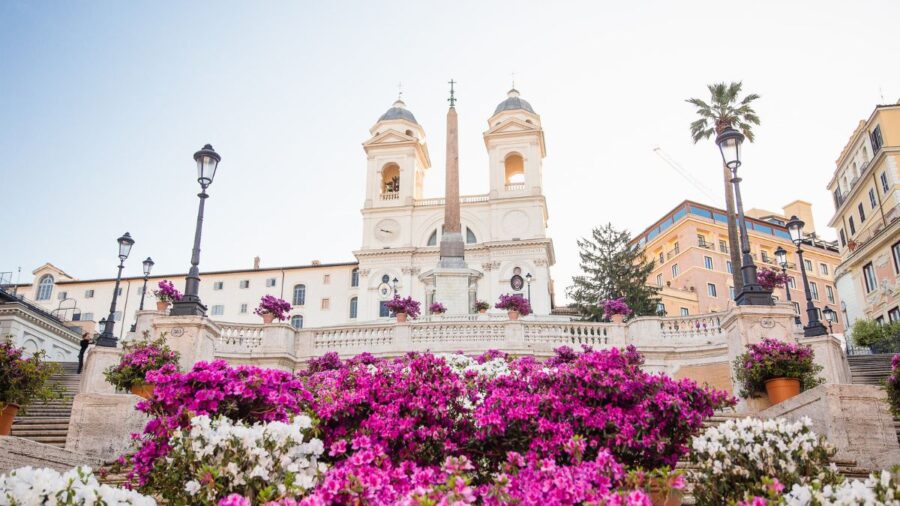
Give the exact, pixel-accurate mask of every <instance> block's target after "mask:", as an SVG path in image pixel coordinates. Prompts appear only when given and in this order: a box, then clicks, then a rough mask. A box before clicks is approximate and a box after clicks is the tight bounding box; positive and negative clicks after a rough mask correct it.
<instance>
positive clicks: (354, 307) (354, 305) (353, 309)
mask: <svg viewBox="0 0 900 506" xmlns="http://www.w3.org/2000/svg"><path fill="white" fill-rule="evenodd" d="M358 310H359V300H358V299H357V298H356V297H353V298H351V299H350V318H356V314H357V312H358Z"/></svg>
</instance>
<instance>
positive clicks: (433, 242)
mask: <svg viewBox="0 0 900 506" xmlns="http://www.w3.org/2000/svg"><path fill="white" fill-rule="evenodd" d="M428 246H437V230H435V231H434V232H432V233H431V235H429V236H428Z"/></svg>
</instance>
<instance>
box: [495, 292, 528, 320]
mask: <svg viewBox="0 0 900 506" xmlns="http://www.w3.org/2000/svg"><path fill="white" fill-rule="evenodd" d="M494 307H495V308H497V309H505V310H506V311H507V314H508V315H509V319H510V320H518V319H519V316H528V315H530V314H531V303H529V302H528V299H526V298H525V297H522V296H521V295H519V294H518V293H514V294H512V295H510V294H508V293H507V294H503V295H501V296H500V299H499V300H498V301H497V303H496V304H494Z"/></svg>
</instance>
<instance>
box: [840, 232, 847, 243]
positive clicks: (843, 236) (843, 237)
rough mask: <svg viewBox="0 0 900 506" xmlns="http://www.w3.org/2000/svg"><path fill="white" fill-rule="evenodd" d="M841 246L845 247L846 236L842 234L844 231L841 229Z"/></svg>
mask: <svg viewBox="0 0 900 506" xmlns="http://www.w3.org/2000/svg"><path fill="white" fill-rule="evenodd" d="M841 246H843V247H846V246H847V236H846V235H845V234H844V229H841Z"/></svg>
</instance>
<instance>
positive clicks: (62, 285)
mask: <svg viewBox="0 0 900 506" xmlns="http://www.w3.org/2000/svg"><path fill="white" fill-rule="evenodd" d="M370 132H371V134H372V136H371V138H370V139H368V140H367V141H365V142H364V143H363V149H364V151H365V154H366V165H365V167H366V187H365V188H364V200H363V209H362V215H363V234H362V244H361V247H360V248H359V249H358V250H357V251H354V252H353V253H354V255H355V256H356V258H357V260H358V264H357V263H337V264H314V265H304V266H293V267H274V268H254V269H247V270H233V271H221V272H201V274H200V277H201V284H200V298H201V300H202V301H203V303H204V304H205V305H206V306H207V308H208V310H207V314H208V315H209V316H210V317H211V318H212V319H215V320H221V321H229V322H246V323H252V322H258V321H260V318H259V317H258V316H256V315H254V314H253V310H254V309H255V308H256V305H257V304H258V302H259V299H260V297H262V296H263V295H267V294H271V295H276V296H279V297H281V298H283V299H285V300H287V301H289V302H293V303H295V304H294V311H293V312H292V313H291V316H292V317H294V316H299V317H302V318H303V326H304V327H321V326H333V325H341V324H346V323H352V322H360V321H369V320H376V319H378V318H381V317H383V316H382V315H383V312H382V308H381V305H382V302H383V301H385V300H387V299H389V298H390V297H392V296H393V288H394V286H396V289H397V292H398V293H399V294H400V295H402V296H406V295H411V296H412V297H413V298H414V299H416V300H419V301H421V302H423V308H424V307H425V306H426V305H427V304H425V303H426V302H430V301H431V298H432V295H431V293H430V291H431V290H430V289H429V285H430V281H431V280H429V279H420V275H421V274H422V273H425V272H427V271H429V270H431V269H433V268H434V267H435V266H436V265H437V262H438V257H439V251H438V250H439V247H438V245H439V244H440V234H441V225H442V222H443V217H444V208H443V204H444V199H443V198H424V197H423V195H422V187H423V183H424V178H425V177H426V176H427V173H428V169H429V168H430V167H431V161H430V157H429V153H428V146H427V144H426V143H425V137H426V136H425V131H424V129H423V128H422V126H420V125H419V124H418V123H417V122H416V120H415V117H414V116H413V115H412V113H410V112H409V111H408V110H406V108H405V104H403V102H401V101H397V102H396V103H395V104H394V106H393V107H392V108H391V109H390V110H388V112H387V113H385V114H384V115H383V116H382V117H381V119H379V121H378V122H376V123H375V125H374V126H373V127H372V128H371V130H370ZM464 140H465V139H464ZM483 140H484V143H485V146H486V149H487V151H488V155H489V160H490V162H489V167H485V168H484V169H483V170H484V174H485V176H486V178H487V179H488V181H489V192H488V193H486V194H482V195H465V196H462V197H461V199H460V200H461V219H462V225H463V235H464V237H465V238H466V239H467V240H466V243H467V244H466V262H467V263H468V265H469V267H470V268H472V269H474V270H477V271H479V272H480V273H481V274H482V276H481V278H480V279H479V280H478V283H477V287H476V292H477V293H476V297H477V298H478V299H479V300H484V301H486V302H488V303H490V304H491V305H492V306H493V303H494V302H495V301H496V300H497V299H498V298H499V296H500V295H502V294H504V293H513V292H516V291H518V292H519V293H522V294H523V295H526V296H527V295H528V294H529V291H530V296H531V300H532V306H533V307H534V310H535V313H536V314H538V315H542V314H544V315H546V314H549V313H550V310H551V306H552V296H553V283H552V279H551V277H550V267H551V266H552V265H553V264H554V262H555V258H554V251H553V243H552V241H551V239H550V238H549V237H547V219H548V214H547V203H546V200H545V198H544V195H543V191H542V176H541V173H542V162H543V158H544V156H545V155H546V149H545V146H544V134H543V130H542V129H541V123H540V116H538V115H537V114H536V113H534V112H533V110H532V109H531V106H530V105H529V104H528V103H527V102H525V101H524V100H522V99H520V98H518V92H516V91H515V90H512V91H510V95H509V98H508V99H507V100H506V101H504V102H503V103H501V104H500V106H498V108H497V111H495V113H494V114H493V115H492V116H491V117H490V118H489V120H488V129H487V130H486V131H485V132H484V135H483ZM465 167H466V166H465V163H463V165H462V170H465ZM528 274H530V275H531V277H530V280H531V281H530V283H528V282H524V283H523V284H522V285H521V288H520V289H519V290H514V289H513V288H512V286H511V284H512V283H511V280H512V279H513V277H514V276H516V275H518V276H519V277H520V278H521V279H522V280H526V279H528V276H527V275H528ZM42 279H43V280H44V288H43V289H42V288H41V280H42ZM48 279H49V280H52V281H51V282H49V283H48ZM162 279H169V280H171V281H173V282H174V283H175V285H176V286H177V287H178V288H179V289H183V286H184V281H183V280H184V274H173V275H164V276H156V275H154V276H152V277H151V278H150V280H149V283H148V294H147V297H146V301H145V304H144V308H145V309H151V308H153V307H155V303H156V301H155V299H154V298H153V296H152V294H151V293H149V292H151V290H152V289H154V288H155V287H156V285H157V283H158V282H159V281H160V280H162ZM394 279H396V280H397V283H396V284H394V283H393V280H394ZM384 280H388V283H384ZM517 281H518V280H517ZM114 283H115V280H114V279H102V280H89V281H82V280H77V279H75V278H73V277H72V276H70V275H68V274H66V273H65V272H63V271H62V270H60V269H58V268H57V267H55V266H53V265H51V264H45V265H43V266H41V267H39V268H38V269H36V270H35V271H34V281H33V283H32V284H30V285H21V286H19V287H18V290H19V293H21V294H24V295H25V297H27V298H29V299H31V300H35V301H36V302H37V303H38V304H40V305H41V306H42V307H44V308H45V309H47V310H48V311H53V310H57V311H58V313H59V316H60V317H62V318H64V319H74V315H75V314H77V313H79V312H80V315H81V316H80V319H89V320H93V321H99V320H100V319H101V318H106V317H107V316H108V313H109V304H110V301H111V298H112V292H113V287H114ZM516 284H517V283H516ZM48 285H49V286H48ZM142 286H143V278H126V279H123V280H122V284H121V293H120V295H119V299H118V305H117V310H118V311H120V312H121V318H122V320H124V321H122V320H119V321H117V323H116V328H115V334H116V335H117V336H124V335H125V334H126V333H127V332H128V329H129V328H130V327H131V324H132V323H133V322H134V314H135V311H136V310H137V309H138V305H139V303H140V298H141V287H142ZM300 286H302V287H303V292H304V295H305V296H304V297H303V300H298V299H295V297H294V292H295V290H299V288H298V287H300ZM529 289H530V290H529ZM48 291H49V292H48ZM48 293H49V296H48ZM60 296H63V298H64V299H66V300H65V301H61V299H60ZM76 307H77V309H75V308H76ZM492 311H496V310H492Z"/></svg>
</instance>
